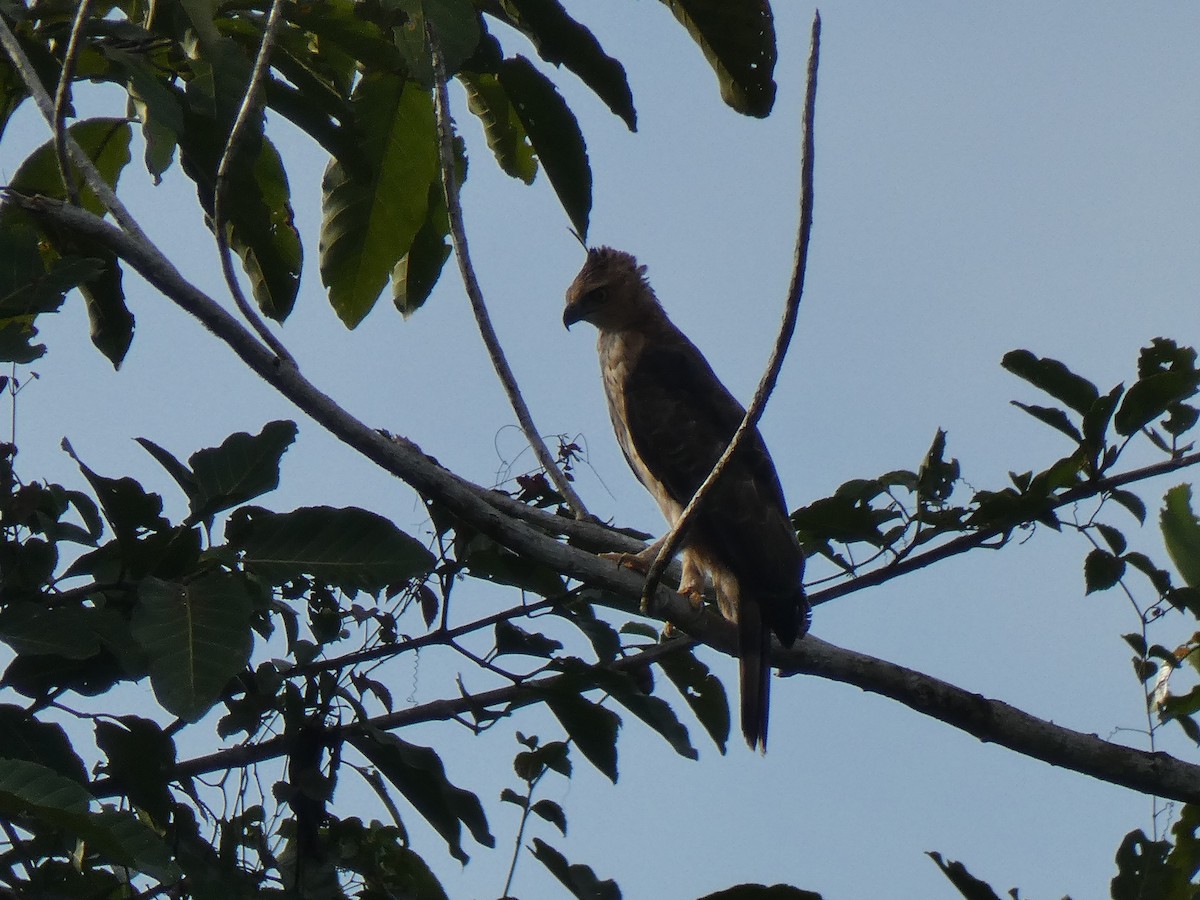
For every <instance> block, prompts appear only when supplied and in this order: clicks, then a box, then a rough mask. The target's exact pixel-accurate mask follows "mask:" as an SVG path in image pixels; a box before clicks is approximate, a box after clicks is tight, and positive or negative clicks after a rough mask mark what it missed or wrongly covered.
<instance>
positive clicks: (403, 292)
mask: <svg viewBox="0 0 1200 900" xmlns="http://www.w3.org/2000/svg"><path fill="white" fill-rule="evenodd" d="M459 183H460V184H461V183H462V182H461V180H460V181H459ZM449 234H450V219H449V215H448V214H447V212H446V197H445V195H444V194H443V193H442V188H441V185H439V184H436V183H435V184H431V185H430V186H429V209H428V211H427V213H426V216H425V221H424V222H423V223H422V224H421V227H420V228H419V229H418V230H417V233H416V235H415V236H414V237H413V242H412V246H410V247H409V248H408V252H407V253H405V254H404V256H402V257H401V258H400V261H399V262H398V263H396V265H395V267H394V268H393V269H392V302H393V303H394V304H395V305H396V309H397V310H399V311H400V314H401V315H402V316H404V317H405V318H408V317H409V316H411V315H412V314H413V313H414V312H416V311H417V310H418V309H420V308H421V307H422V306H424V305H425V301H426V300H428V299H429V295H430V294H431V293H433V287H434V285H435V284H437V280H438V278H440V277H441V274H442V268H443V267H444V266H445V265H446V260H447V259H449V258H450V245H449V244H448V243H447V242H446V237H447V235H449Z"/></svg>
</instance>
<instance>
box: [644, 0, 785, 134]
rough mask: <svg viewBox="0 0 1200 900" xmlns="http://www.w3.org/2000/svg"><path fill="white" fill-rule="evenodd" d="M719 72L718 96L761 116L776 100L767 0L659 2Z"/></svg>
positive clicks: (764, 115)
mask: <svg viewBox="0 0 1200 900" xmlns="http://www.w3.org/2000/svg"><path fill="white" fill-rule="evenodd" d="M661 2H662V3H664V4H665V5H666V7H667V8H668V9H669V10H671V12H672V13H673V14H674V16H675V18H676V19H678V20H679V22H680V24H682V25H683V27H684V28H686V29H687V30H688V33H689V34H690V35H691V36H692V40H694V41H695V42H696V43H697V44H698V45H699V46H700V49H701V50H702V51H703V52H704V58H705V59H707V60H708V64H709V65H710V66H712V67H713V71H715V72H716V73H717V81H718V82H719V83H720V86H721V99H722V100H724V101H725V102H726V103H727V104H729V105H730V106H731V107H733V108H734V109H736V110H737V111H738V112H740V113H744V114H745V115H749V116H757V117H758V118H760V119H761V118H765V117H766V116H768V115H769V114H770V112H771V107H772V106H773V105H774V104H775V81H774V77H773V76H774V72H775V25H774V22H773V17H772V15H771V6H770V4H769V3H768V2H767V0H742V2H739V3H730V2H728V0H661Z"/></svg>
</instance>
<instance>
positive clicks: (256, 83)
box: [213, 0, 296, 365]
mask: <svg viewBox="0 0 1200 900" xmlns="http://www.w3.org/2000/svg"><path fill="white" fill-rule="evenodd" d="M282 10H283V0H272V3H271V12H270V14H269V15H268V16H267V24H266V27H265V28H264V29H263V37H262V43H261V44H260V45H259V47H258V56H257V57H256V58H255V60H254V69H253V71H252V72H251V73H250V82H249V84H247V85H246V94H245V96H243V97H242V105H241V107H240V108H239V109H238V114H237V118H236V119H234V122H233V128H232V129H230V131H229V139H228V140H227V141H226V142H225V151H224V152H223V153H222V154H221V162H220V164H219V165H218V166H217V183H216V187H215V188H214V190H213V234H214V235H215V236H216V239H217V253H218V254H219V255H220V257H221V272H222V273H223V274H224V276H225V284H226V286H227V287H228V288H229V293H230V295H231V296H232V297H233V302H234V303H235V304H236V305H237V308H238V311H239V312H241V314H242V316H243V317H244V318H245V319H246V321H247V322H249V323H250V327H251V328H253V329H254V331H255V332H256V333H257V334H258V336H259V337H260V338H262V339H263V342H264V343H265V344H266V345H267V346H268V347H270V348H271V349H272V350H274V351H275V355H276V356H278V357H279V359H280V360H281V361H282V362H287V363H291V364H292V365H295V364H296V361H295V359H293V358H292V355H291V354H290V353H289V352H288V351H287V348H286V347H284V346H283V344H282V343H281V342H280V341H279V339H278V338H277V337H275V335H274V334H272V333H271V330H270V329H269V328H267V323H266V322H264V321H263V320H262V317H261V316H260V315H259V314H258V311H257V310H256V309H255V308H254V307H253V306H252V305H251V303H250V301H249V300H247V299H246V295H245V293H244V292H243V291H242V286H241V284H240V283H239V282H238V278H237V273H236V272H235V271H234V268H233V253H232V252H231V251H230V249H229V236H228V235H227V234H226V231H225V195H226V193H227V192H228V190H229V169H230V167H231V166H232V165H233V159H234V156H235V155H236V154H237V151H238V150H240V149H241V147H240V145H241V144H242V143H244V141H245V139H246V135H247V134H249V132H250V127H249V126H250V121H251V117H252V116H254V115H256V114H258V113H259V99H260V98H261V96H262V93H263V89H264V85H265V83H266V78H267V73H268V71H269V69H270V63H271V50H272V49H273V48H274V46H275V38H276V35H278V33H279V26H280V24H281V23H282V22H283V15H282Z"/></svg>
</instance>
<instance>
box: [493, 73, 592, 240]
mask: <svg viewBox="0 0 1200 900" xmlns="http://www.w3.org/2000/svg"><path fill="white" fill-rule="evenodd" d="M499 76H500V85H501V87H503V88H504V91H505V93H506V94H508V96H509V98H510V99H511V100H512V103H513V107H514V108H515V109H516V111H517V116H518V117H519V118H520V120H521V124H523V125H524V126H525V133H526V134H527V135H529V142H530V144H532V145H533V149H534V152H535V153H537V156H538V159H539V160H540V161H541V164H542V167H543V168H544V169H545V170H546V177H547V178H549V179H550V184H551V185H553V187H554V192H555V193H556V194H558V199H559V202H560V203H562V207H563V209H564V210H565V211H566V213H567V217H568V218H569V219H570V220H571V224H572V225H573V226H574V227H575V231H576V233H578V235H579V236H580V238H582V239H583V240H586V239H587V230H588V217H589V215H590V214H591V210H592V170H591V167H590V166H589V165H588V157H587V146H586V145H585V144H584V142H583V135H582V134H581V133H580V131H579V123H578V122H576V121H575V115H574V113H572V112H571V110H570V109H569V108H568V107H567V104H566V103H565V102H564V101H563V98H562V97H561V96H560V95H559V93H558V90H557V89H556V88H555V87H554V85H553V84H552V83H551V82H550V80H549V79H548V78H546V76H545V75H543V74H542V73H541V72H539V71H538V70H537V69H535V68H534V67H533V66H532V65H531V64H530V62H529V60H527V59H526V58H525V57H523V56H516V57H513V58H512V59H506V60H504V61H503V62H502V63H501V64H500V71H499Z"/></svg>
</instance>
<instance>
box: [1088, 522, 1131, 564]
mask: <svg viewBox="0 0 1200 900" xmlns="http://www.w3.org/2000/svg"><path fill="white" fill-rule="evenodd" d="M1096 530H1097V531H1099V532H1100V534H1101V535H1102V536H1103V537H1104V542H1105V543H1106V544H1108V547H1109V549H1110V550H1112V552H1113V553H1116V554H1117V555H1118V556H1119V555H1120V554H1122V553H1124V552H1125V548H1126V547H1127V546H1128V543H1127V542H1126V540H1125V535H1123V534H1122V533H1121V532H1120V531H1118V530H1117V529H1116V528H1113V527H1112V526H1111V525H1105V524H1104V523H1103V522H1097V523H1096Z"/></svg>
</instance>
